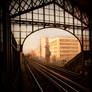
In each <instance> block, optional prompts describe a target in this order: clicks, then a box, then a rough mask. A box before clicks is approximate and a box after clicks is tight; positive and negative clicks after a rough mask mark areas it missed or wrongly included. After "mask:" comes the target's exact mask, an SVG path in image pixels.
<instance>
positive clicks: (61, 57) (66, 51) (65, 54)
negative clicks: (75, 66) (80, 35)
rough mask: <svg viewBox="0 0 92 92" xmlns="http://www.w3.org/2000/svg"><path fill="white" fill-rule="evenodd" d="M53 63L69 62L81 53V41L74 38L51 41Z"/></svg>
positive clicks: (59, 38)
mask: <svg viewBox="0 0 92 92" xmlns="http://www.w3.org/2000/svg"><path fill="white" fill-rule="evenodd" d="M49 46H50V51H51V61H52V62H53V61H69V60H71V59H72V58H73V57H75V56H76V55H77V54H78V53H80V51H81V47H80V43H79V41H78V40H77V39H76V38H74V37H56V38H53V39H50V40H49Z"/></svg>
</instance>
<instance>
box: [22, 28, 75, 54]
mask: <svg viewBox="0 0 92 92" xmlns="http://www.w3.org/2000/svg"><path fill="white" fill-rule="evenodd" d="M60 36H63V37H73V35H72V34H70V33H68V32H66V31H64V30H62V29H57V28H47V29H42V30H40V31H37V32H35V33H33V34H31V35H30V36H28V38H27V39H26V40H25V42H24V45H23V53H24V54H27V53H29V52H30V51H31V50H34V49H37V48H38V47H39V46H40V38H41V37H49V38H54V37H60Z"/></svg>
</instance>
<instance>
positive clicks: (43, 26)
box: [11, 2, 88, 50]
mask: <svg viewBox="0 0 92 92" xmlns="http://www.w3.org/2000/svg"><path fill="white" fill-rule="evenodd" d="M50 4H53V5H54V8H53V11H54V23H50V22H49V23H46V22H45V21H44V18H43V22H39V21H36V22H35V21H33V19H35V18H33V10H32V11H31V12H32V20H31V21H23V20H21V19H20V18H21V17H20V16H19V20H15V23H17V24H18V23H19V26H20V28H21V24H22V23H23V24H26V25H27V22H29V24H30V25H31V26H32V33H33V32H34V31H35V30H34V29H33V28H34V26H36V25H39V26H42V29H43V28H46V26H50V27H56V28H57V27H62V28H61V29H64V30H67V28H69V29H73V33H72V34H73V35H76V36H77V34H75V31H76V30H75V29H76V28H78V27H77V26H76V25H74V17H75V16H73V15H72V14H71V13H69V12H68V11H66V10H65V8H62V7H61V6H60V5H59V4H57V3H55V2H54V3H49V4H48V5H50ZM55 5H57V6H58V7H60V8H62V9H63V13H64V14H63V18H64V23H63V24H60V23H56V19H55V17H56V16H55V11H56V10H55ZM45 6H46V5H45ZM45 6H43V9H44V7H45ZM63 6H64V5H63ZM39 8H40V7H39ZM72 8H73V7H72ZM41 9H42V8H41ZM65 12H68V13H69V14H70V15H71V16H72V17H73V24H72V25H69V24H66V22H65ZM72 12H73V14H74V10H73V11H72ZM43 16H45V15H44V13H43ZM49 16H50V15H49ZM80 18H81V21H82V14H80ZM11 22H12V21H11ZM81 24H83V23H82V22H81ZM79 28H80V30H81V34H83V30H85V29H86V28H88V26H85V27H83V25H81V26H79ZM38 30H39V28H38ZM19 31H20V30H19ZM77 32H78V31H77ZM20 33H21V31H20ZM30 34H31V33H30ZM20 37H21V36H20ZM81 37H82V39H81V40H82V44H81V47H82V50H83V35H81ZM21 39H22V38H20V41H21ZM23 39H25V38H23ZM20 45H21V44H20ZM21 48H22V47H21Z"/></svg>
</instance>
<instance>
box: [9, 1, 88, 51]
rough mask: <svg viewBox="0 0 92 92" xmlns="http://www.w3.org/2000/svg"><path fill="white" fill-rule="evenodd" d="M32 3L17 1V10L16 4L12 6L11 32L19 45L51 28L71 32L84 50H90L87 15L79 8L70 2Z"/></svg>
mask: <svg viewBox="0 0 92 92" xmlns="http://www.w3.org/2000/svg"><path fill="white" fill-rule="evenodd" d="M15 1H16V0H15ZM20 1H21V0H20ZM24 1H25V2H24ZM27 1H29V0H27ZM30 1H32V2H30ZM30 1H29V2H26V0H23V1H21V2H20V3H19V2H18V1H16V2H17V3H16V2H15V5H16V7H17V8H16V9H15V6H13V4H14V3H12V4H11V5H12V6H10V12H11V14H10V17H11V30H12V33H13V35H14V37H15V39H16V41H17V43H18V44H21V45H22V43H23V40H24V39H25V38H26V37H27V36H28V35H29V34H30V33H34V32H35V31H37V30H40V29H43V28H48V27H51V28H61V29H64V30H68V31H70V32H71V33H72V34H74V35H75V36H76V37H77V38H78V39H79V40H80V42H81V44H82V45H83V49H84V50H89V31H88V24H87V23H88V18H87V16H86V14H85V13H83V14H81V12H80V10H79V8H78V7H77V6H74V5H73V6H72V4H71V3H70V2H69V0H64V1H63V0H55V1H54V0H47V2H44V0H30ZM23 2H24V3H23ZM30 3H31V5H32V6H30V5H29V4H30ZM18 5H20V8H19V7H18ZM28 5H29V6H28ZM12 8H14V9H13V10H15V12H14V11H13V10H12ZM19 11H20V12H19Z"/></svg>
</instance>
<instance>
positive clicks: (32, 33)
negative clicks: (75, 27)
mask: <svg viewBox="0 0 92 92" xmlns="http://www.w3.org/2000/svg"><path fill="white" fill-rule="evenodd" d="M49 28H56V29H62V30H63V31H66V32H68V33H70V34H72V35H73V36H74V37H75V38H76V39H77V40H78V41H79V43H80V47H81V51H82V43H81V41H80V40H79V38H78V37H77V36H76V35H75V34H73V33H72V32H70V31H69V30H64V29H63V28H57V27H45V28H40V29H38V30H35V31H33V32H31V33H30V34H29V35H27V36H26V37H25V39H24V40H23V43H22V49H23V45H24V42H25V40H26V39H27V38H28V37H29V36H30V35H31V34H33V33H35V32H37V31H41V30H43V29H49Z"/></svg>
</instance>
